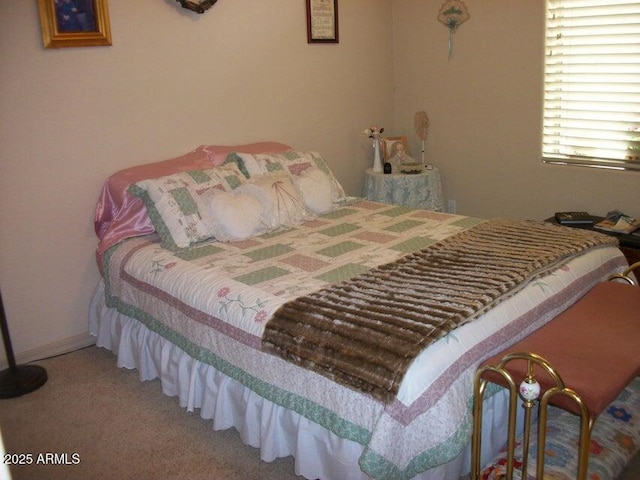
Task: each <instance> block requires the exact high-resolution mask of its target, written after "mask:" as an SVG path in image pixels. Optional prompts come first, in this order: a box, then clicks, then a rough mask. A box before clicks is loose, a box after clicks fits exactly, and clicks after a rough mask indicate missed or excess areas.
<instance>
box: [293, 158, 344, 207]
mask: <svg viewBox="0 0 640 480" xmlns="http://www.w3.org/2000/svg"><path fill="white" fill-rule="evenodd" d="M293 181H294V183H295V184H296V187H297V188H298V192H300V196H301V197H302V201H303V203H304V206H305V207H307V209H309V210H310V211H311V212H312V213H315V214H316V215H323V214H325V213H329V212H331V211H332V210H333V209H334V204H333V199H332V190H331V182H330V180H329V178H328V177H327V175H326V174H325V173H323V172H322V171H321V170H319V169H317V168H309V169H307V170H305V171H304V172H302V173H301V174H300V175H295V176H294V177H293Z"/></svg>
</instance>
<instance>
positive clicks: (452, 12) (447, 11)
mask: <svg viewBox="0 0 640 480" xmlns="http://www.w3.org/2000/svg"><path fill="white" fill-rule="evenodd" d="M469 18H471V15H469V10H467V6H466V5H465V4H464V2H463V1H462V0H447V1H446V2H444V3H443V4H442V6H441V7H440V12H439V13H438V20H439V21H440V22H441V23H442V24H444V26H445V27H447V28H448V29H449V57H448V60H451V57H452V55H453V34H454V33H456V30H457V29H458V27H459V26H460V25H462V24H463V23H464V22H466V21H467V20H469Z"/></svg>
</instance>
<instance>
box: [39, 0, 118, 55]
mask: <svg viewBox="0 0 640 480" xmlns="http://www.w3.org/2000/svg"><path fill="white" fill-rule="evenodd" d="M38 11H39V13H40V29H41V30H42V43H43V44H44V47H45V48H61V47H93V46H101V45H111V27H110V25H109V7H108V5H107V0H38Z"/></svg>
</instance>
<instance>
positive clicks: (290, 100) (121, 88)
mask: <svg viewBox="0 0 640 480" xmlns="http://www.w3.org/2000/svg"><path fill="white" fill-rule="evenodd" d="M304 4H305V2H302V1H297V2H296V1H291V0H270V1H268V2H257V1H255V0H221V1H219V2H218V3H217V4H216V5H215V6H214V7H213V8H212V9H210V10H209V11H208V12H206V13H205V14H203V15H197V14H194V13H191V12H188V11H186V10H182V9H181V8H179V5H178V4H177V2H175V1H173V0H135V1H130V0H110V1H109V12H110V17H111V31H112V37H113V46H111V47H88V48H87V47H85V48H65V49H58V50H55V49H44V48H43V47H42V40H41V35H40V26H39V23H38V10H37V2H35V1H19V2H15V1H12V2H9V1H3V2H0V59H2V60H1V61H2V64H1V66H0V119H1V120H0V126H1V127H0V226H1V227H0V286H1V288H2V296H3V298H4V301H5V309H6V311H7V316H8V319H9V326H10V330H11V335H12V340H13V346H14V350H15V352H16V354H17V356H18V361H19V362H20V361H22V360H28V359H30V358H31V357H33V356H34V355H37V354H39V353H40V352H42V351H45V350H46V351H47V352H48V351H50V350H51V349H54V350H55V349H56V348H58V349H63V350H64V349H67V348H70V347H73V346H75V345H77V344H83V343H86V341H87V337H86V332H87V311H88V303H89V298H90V296H91V292H92V289H93V287H94V286H95V284H96V283H97V281H98V271H97V268H96V264H95V260H94V250H95V246H96V237H95V234H94V232H93V209H94V206H95V203H96V200H97V198H98V194H99V192H100V188H101V185H102V182H103V181H104V180H105V179H106V178H107V177H108V176H109V175H110V174H112V173H114V172H115V171H117V170H120V169H122V168H125V167H128V166H131V165H134V164H140V163H146V162H151V161H157V160H162V159H165V158H170V157H173V156H177V155H180V154H182V153H185V152H186V151H188V150H191V149H193V148H195V147H197V146H198V145H201V144H238V143H248V142H253V141H261V140H278V141H283V142H286V143H289V144H291V145H292V146H294V147H296V148H299V149H315V150H318V151H320V152H322V153H323V155H324V156H325V157H326V159H327V161H328V163H329V164H330V165H331V167H332V168H333V169H334V170H335V171H336V172H337V176H338V177H339V179H340V180H341V182H342V183H343V184H344V186H345V188H346V189H347V190H348V192H349V193H351V194H359V193H360V190H361V183H362V176H363V172H364V169H365V168H366V167H367V166H368V165H369V163H370V156H371V146H370V143H369V142H368V141H367V140H366V139H365V138H364V136H363V135H362V133H361V132H362V130H363V129H364V128H365V127H366V126H367V125H369V124H370V123H371V122H373V121H376V122H380V123H382V124H385V125H390V124H391V123H392V119H393V117H392V95H391V93H392V69H391V65H390V58H391V57H392V50H391V48H392V42H391V35H392V29H391V2H390V0H376V1H375V2H371V1H370V0H343V1H342V2H340V10H339V13H340V18H339V23H340V43H339V44H337V45H335V44H331V45H321V44H320V45H319V44H313V45H309V44H307V41H306V14H305V7H304ZM3 360H4V356H0V363H2V361H3Z"/></svg>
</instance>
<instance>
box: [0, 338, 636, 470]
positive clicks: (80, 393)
mask: <svg viewBox="0 0 640 480" xmlns="http://www.w3.org/2000/svg"><path fill="white" fill-rule="evenodd" d="M36 363H37V364H38V365H41V366H43V367H45V368H46V369H47V372H48V375H49V380H48V381H47V383H46V384H45V385H44V386H43V387H42V388H40V389H39V390H37V391H35V392H32V393H30V394H28V395H24V396H22V397H18V398H13V399H4V400H0V429H1V430H2V436H3V438H4V444H5V450H6V452H8V453H23V454H32V455H33V456H32V458H33V460H34V464H32V465H26V466H13V467H11V475H12V478H13V480H31V479H38V480H49V479H51V480H57V479H65V480H74V479H83V480H84V479H118V480H126V479H135V480H145V479H154V480H163V479H189V480H200V479H207V480H218V479H224V480H253V479H255V480H264V479H278V480H288V479H301V478H302V477H299V476H296V475H295V474H294V470H293V459H292V458H290V457H289V458H285V459H280V460H278V461H276V462H274V463H265V462H262V461H260V458H259V454H258V451H257V450H256V449H254V448H251V447H247V446H245V445H243V444H242V442H241V441H240V438H239V436H238V434H237V433H236V431H235V430H227V431H218V432H214V431H213V430H212V428H211V422H210V421H205V420H203V419H201V418H200V417H199V415H198V413H197V412H196V413H189V412H187V411H186V410H184V409H183V408H181V407H180V406H179V405H178V403H177V400H176V399H175V398H170V397H167V396H165V395H163V394H162V392H161V389H160V384H159V382H158V381H151V382H140V381H139V380H138V374H137V372H136V371H130V370H125V369H121V368H117V367H116V360H115V356H114V355H113V354H112V353H111V352H109V351H106V350H104V349H100V348H96V347H89V348H86V349H83V350H79V351H77V352H73V353H69V354H66V355H62V356H60V357H56V358H52V359H48V360H45V361H41V362H36ZM46 453H53V454H58V455H57V459H58V460H63V461H64V460H65V459H66V460H67V462H68V463H69V465H51V464H36V463H37V460H38V459H39V458H46V457H44V456H42V457H38V454H46ZM62 454H67V457H66V458H65V457H64V456H63V455H62ZM73 454H77V455H76V456H74V455H73ZM77 460H79V462H78V461H77ZM638 479H640V458H636V459H635V461H634V463H633V464H632V466H630V468H629V469H628V470H627V472H625V475H623V476H622V477H621V478H620V480H638ZM0 480H4V479H2V472H1V471H0ZM443 480H446V479H443Z"/></svg>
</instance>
